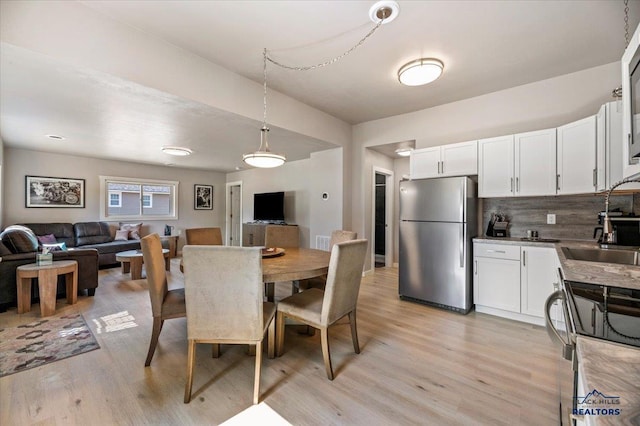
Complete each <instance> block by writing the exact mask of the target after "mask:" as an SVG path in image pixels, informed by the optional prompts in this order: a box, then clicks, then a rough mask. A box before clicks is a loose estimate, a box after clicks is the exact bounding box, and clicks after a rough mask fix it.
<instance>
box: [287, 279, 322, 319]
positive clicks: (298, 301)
mask: <svg viewBox="0 0 640 426" xmlns="http://www.w3.org/2000/svg"><path fill="white" fill-rule="evenodd" d="M322 299H324V291H322V290H319V289H317V288H310V289H309V290H305V291H303V292H302V293H296V294H294V295H292V296H289V297H286V298H284V299H282V300H281V301H279V302H278V311H279V312H282V313H284V314H286V315H290V316H293V317H296V318H300V319H303V320H305V321H307V322H309V324H310V325H317V326H320V325H321V323H320V314H321V312H322Z"/></svg>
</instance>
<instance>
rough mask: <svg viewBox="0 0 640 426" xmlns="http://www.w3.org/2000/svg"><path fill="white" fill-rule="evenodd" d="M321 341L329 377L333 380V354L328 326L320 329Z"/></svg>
mask: <svg viewBox="0 0 640 426" xmlns="http://www.w3.org/2000/svg"><path fill="white" fill-rule="evenodd" d="M320 342H321V344H322V358H323V359H324V368H325V370H327V377H328V378H329V380H333V368H331V354H330V353H329V329H328V328H327V327H323V328H321V329H320Z"/></svg>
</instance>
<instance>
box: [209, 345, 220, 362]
mask: <svg viewBox="0 0 640 426" xmlns="http://www.w3.org/2000/svg"><path fill="white" fill-rule="evenodd" d="M211 357H212V358H219V357H220V344H219V343H213V344H212V345H211Z"/></svg>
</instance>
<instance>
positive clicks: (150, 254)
mask: <svg viewBox="0 0 640 426" xmlns="http://www.w3.org/2000/svg"><path fill="white" fill-rule="evenodd" d="M140 245H141V246H142V257H143V259H144V268H145V270H146V271H147V283H148V285H149V296H150V297H151V312H153V316H154V317H157V316H160V315H161V314H162V302H163V301H164V298H165V296H166V295H167V292H168V290H167V274H166V272H165V269H164V268H165V263H164V255H163V254H162V242H161V241H160V236H159V235H158V234H150V235H147V236H146V237H143V238H142V239H141V240H140Z"/></svg>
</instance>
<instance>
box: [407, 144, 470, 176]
mask: <svg viewBox="0 0 640 426" xmlns="http://www.w3.org/2000/svg"><path fill="white" fill-rule="evenodd" d="M409 168H410V174H411V179H424V178H433V177H445V176H470V175H476V174H478V144H477V141H471V142H462V143H456V144H451V145H442V146H435V147H431V148H422V149H415V150H413V151H411V158H410V160H409Z"/></svg>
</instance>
